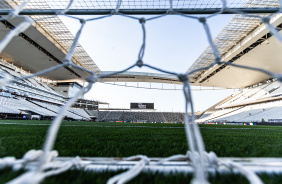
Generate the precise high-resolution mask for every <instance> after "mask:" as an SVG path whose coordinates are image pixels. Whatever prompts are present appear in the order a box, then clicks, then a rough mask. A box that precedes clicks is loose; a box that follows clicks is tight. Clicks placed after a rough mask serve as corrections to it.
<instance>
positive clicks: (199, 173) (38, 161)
mask: <svg viewBox="0 0 282 184" xmlns="http://www.w3.org/2000/svg"><path fill="white" fill-rule="evenodd" d="M0 5H1V8H2V9H7V10H10V11H9V15H7V16H3V17H2V18H1V20H2V21H3V20H10V19H13V18H15V17H21V18H23V21H22V22H21V23H20V24H19V25H18V26H16V27H15V28H14V29H12V30H11V31H10V32H9V33H8V34H7V35H6V36H5V37H4V39H3V40H1V42H0V52H2V51H3V49H4V48H5V47H6V46H7V45H8V44H9V42H10V41H11V40H12V39H13V37H15V36H17V35H18V34H19V33H21V32H24V31H25V30H27V29H28V28H29V27H30V26H32V25H35V24H36V25H37V26H39V27H41V28H42V33H44V35H46V34H48V33H49V34H50V32H51V34H52V37H53V38H54V39H53V40H52V39H51V40H52V41H53V43H54V44H56V45H58V47H59V48H60V49H61V50H62V51H64V53H65V54H66V55H65V58H64V60H63V61H62V62H61V63H60V64H58V65H57V66H54V67H51V68H48V69H45V70H42V71H39V72H37V73H34V74H31V75H28V76H24V77H20V78H11V77H9V76H7V77H6V78H1V79H0V84H1V86H5V85H7V84H9V83H12V82H16V81H20V80H24V79H28V78H32V77H35V76H40V75H43V74H45V73H48V72H51V71H54V70H57V69H59V68H61V67H69V68H71V67H73V68H77V69H80V70H82V71H85V72H87V73H88V74H89V75H88V76H87V78H86V79H85V80H86V81H87V82H88V85H87V86H86V87H83V88H82V89H81V90H80V91H79V92H78V93H77V94H76V95H75V96H74V97H73V98H71V99H70V100H69V101H68V102H67V103H66V104H65V105H64V106H63V107H62V108H61V110H60V112H59V113H58V115H57V117H56V118H55V119H54V120H53V122H52V124H51V125H50V128H49V130H48V133H47V136H46V139H45V143H44V147H43V149H42V150H37V151H36V150H30V151H29V152H27V153H26V154H25V155H24V156H23V158H22V159H15V158H14V157H5V158H2V159H0V167H1V168H4V167H13V168H21V167H25V166H29V167H30V168H32V169H30V170H28V171H27V172H26V173H24V174H23V175H21V176H19V177H18V178H15V179H13V180H12V181H10V183H13V184H16V183H40V182H41V181H42V180H44V178H46V177H48V176H52V175H56V174H59V173H62V172H64V171H67V170H69V169H71V168H86V167H87V166H89V165H91V164H93V163H94V161H96V162H98V163H99V162H100V161H101V160H98V161H97V159H96V160H91V159H89V160H81V159H80V158H79V157H76V158H71V159H64V158H61V159H56V157H57V156H58V153H57V152H56V151H52V149H53V146H54V143H55V141H56V136H57V133H58V130H59V127H60V125H61V122H62V120H63V118H64V113H65V112H66V111H67V109H68V108H70V107H71V105H72V104H73V103H74V102H75V101H76V100H77V99H78V98H79V97H80V96H82V95H84V94H85V93H87V92H88V91H89V90H90V89H91V87H92V86H93V85H94V84H95V83H96V82H97V81H99V79H101V78H105V77H108V76H114V75H115V74H119V73H123V72H125V71H128V70H130V69H132V68H133V67H148V68H151V69H153V70H156V71H159V72H163V73H166V74H171V75H175V76H176V77H177V78H178V79H179V81H181V82H182V84H183V93H184V96H185V131H186V137H187V144H188V146H189V150H188V151H187V154H185V155H174V156H171V157H168V158H164V159H159V160H154V161H153V160H152V159H150V158H148V157H147V156H144V155H136V156H132V157H128V158H124V159H123V161H125V162H126V161H133V163H134V166H130V167H123V168H128V171H126V172H124V173H121V174H119V175H117V176H114V177H113V178H110V179H109V180H108V183H126V182H127V181H129V180H131V179H132V178H134V177H135V176H137V175H138V174H139V173H140V172H142V171H143V170H144V169H145V168H147V167H148V166H152V165H153V166H165V165H166V164H167V163H168V162H173V161H178V160H185V161H186V162H187V163H188V165H189V166H190V167H191V168H192V171H193V173H194V179H193V181H192V183H208V180H207V175H206V172H207V171H208V169H210V168H213V169H220V168H222V167H224V168H227V169H236V170H237V171H238V172H239V173H242V174H243V175H245V176H246V177H247V179H248V180H249V181H250V183H262V181H261V179H260V178H259V177H258V176H257V175H256V174H255V172H253V170H248V169H246V168H245V167H243V166H242V165H241V164H239V163H238V162H234V161H232V160H228V159H227V160H220V159H218V158H217V156H216V154H215V153H213V152H210V153H207V152H206V151H205V147H204V143H203V140H202V137H201V134H200V131H199V128H198V125H197V124H196V123H195V116H194V109H193V101H192V93H191V87H190V83H189V82H190V80H196V79H197V78H199V76H200V75H201V73H202V72H203V71H205V70H207V69H209V68H211V67H213V66H214V65H225V64H227V65H231V66H234V67H239V68H245V69H249V70H256V71H259V72H263V73H265V74H267V75H269V76H271V77H273V78H276V79H277V80H278V81H282V74H279V73H278V74H277V73H273V72H271V71H268V70H265V69H261V68H255V67H250V66H241V65H237V64H235V63H233V62H232V61H224V60H223V59H222V55H224V54H225V53H226V52H227V51H228V50H229V49H230V48H231V47H232V45H234V43H236V42H238V41H240V40H241V39H242V38H243V37H244V35H246V34H248V33H250V32H251V31H252V30H254V28H256V27H257V26H258V25H259V24H264V25H265V26H266V27H267V28H268V30H269V31H270V32H271V33H272V34H273V35H274V36H275V37H276V38H277V39H278V40H279V41H280V42H282V37H281V35H280V34H279V33H278V31H277V30H276V29H275V27H274V26H273V25H272V24H271V23H270V22H271V18H272V16H273V15H272V14H271V15H270V14H263V15H256V14H246V13H245V12H244V11H240V10H233V9H232V8H238V7H240V8H241V7H247V8H256V7H263V8H268V7H280V10H282V9H281V7H282V4H281V2H280V1H274V0H268V1H265V0H247V1H243V0H233V1H228V2H227V1H225V0H214V1H213V0H209V1H204V0H202V1H184V0H182V1H172V0H170V1H164V0H162V1H161V0H160V1H151V0H147V1H133V0H132V1H121V0H118V1H90V0H83V1H73V0H65V1H64V0H60V1H57V0H56V1H55V0H53V1H52V0H51V1H48V3H47V1H44V0H30V1H29V0H26V1H24V0H23V1H12V0H7V1H0ZM183 8H192V9H205V8H220V10H219V11H218V12H216V13H214V14H211V15H207V16H205V17H203V16H192V15H187V14H182V13H180V12H178V11H177V10H178V9H183ZM24 9H60V10H56V14H57V15H62V16H68V17H70V18H73V19H78V20H79V21H80V29H79V30H78V32H77V33H76V35H75V36H74V37H73V36H72V35H71V34H70V33H69V32H68V30H67V28H66V27H65V26H64V25H63V23H62V22H61V21H60V19H59V18H57V17H56V16H36V15H33V16H31V17H28V16H22V15H19V14H20V12H22V11H23V10H24ZM70 9H109V10H112V11H111V14H108V15H103V16H100V17H94V18H90V19H81V18H77V17H74V16H70V15H67V14H66V12H68V10H70ZM120 9H167V13H166V14H162V15H156V16H154V17H150V18H137V17H136V16H130V15H125V14H121V13H119V10H120ZM226 11H229V12H232V13H234V14H239V15H237V16H235V18H234V20H235V22H234V21H233V22H232V23H231V24H229V25H228V26H227V27H226V28H225V29H224V33H221V34H220V35H219V36H218V37H217V39H215V40H213V39H212V37H211V32H210V29H209V25H208V24H207V20H208V19H209V18H211V17H213V16H216V15H219V14H221V13H224V12H226ZM277 13H279V12H277ZM170 14H175V15H179V16H183V17H185V18H188V19H194V20H195V21H198V22H199V24H202V25H203V29H204V30H205V33H206V36H207V39H208V42H209V45H210V46H209V47H208V48H207V49H206V50H205V51H204V53H203V54H202V55H201V56H200V57H199V59H198V60H197V62H196V63H195V64H194V65H193V66H192V67H191V68H190V69H189V70H188V71H187V72H186V73H175V72H171V71H166V70H163V69H161V68H157V67H154V66H151V65H150V64H147V63H145V62H144V61H143V57H144V54H145V48H146V22H148V21H154V20H156V19H159V18H162V17H164V16H168V15H170ZM113 15H121V16H124V17H127V18H129V19H133V20H136V21H138V22H139V23H140V29H141V30H142V33H143V39H142V43H141V46H140V51H139V53H138V55H137V58H136V62H135V63H133V64H132V65H131V66H129V67H128V68H126V69H124V70H122V71H118V72H113V73H107V74H100V70H99V68H98V67H97V66H96V65H95V63H94V62H93V61H92V60H91V59H90V58H89V56H88V55H87V54H86V52H85V51H84V50H83V49H82V48H81V47H80V45H79V44H78V40H79V37H80V35H81V32H82V30H83V29H84V27H85V25H86V24H87V22H90V21H95V20H99V19H104V18H109V17H111V16H113ZM54 22H56V23H58V24H56V29H54V26H53V24H52V23H54ZM239 23H240V24H239ZM242 23H243V24H242ZM56 32H64V33H65V34H64V38H63V37H60V36H57V37H56ZM225 33H226V34H225ZM58 42H59V44H57V43H58ZM188 110H189V111H191V114H192V116H188ZM104 161H108V162H113V160H110V159H104ZM115 164H118V161H115ZM123 164H124V163H123ZM130 164H131V165H132V162H131V163H130ZM130 164H129V165H130ZM185 166H186V165H185Z"/></svg>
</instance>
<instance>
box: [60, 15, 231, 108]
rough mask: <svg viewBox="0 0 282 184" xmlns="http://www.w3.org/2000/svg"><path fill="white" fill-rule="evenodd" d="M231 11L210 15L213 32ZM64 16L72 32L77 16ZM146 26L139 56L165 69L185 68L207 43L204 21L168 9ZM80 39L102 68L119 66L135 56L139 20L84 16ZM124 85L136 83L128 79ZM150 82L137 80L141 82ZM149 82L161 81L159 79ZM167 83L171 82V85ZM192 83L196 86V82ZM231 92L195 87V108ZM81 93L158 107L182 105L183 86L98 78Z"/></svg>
mask: <svg viewBox="0 0 282 184" xmlns="http://www.w3.org/2000/svg"><path fill="white" fill-rule="evenodd" d="M138 17H141V16H138ZM148 17H149V16H146V18H148ZM231 17H232V16H231V15H219V16H215V17H214V18H211V19H209V20H208V24H209V25H210V28H211V32H212V35H213V37H215V36H216V35H217V34H218V33H219V32H220V31H221V30H222V28H223V27H224V26H225V25H226V24H227V23H228V21H229V20H230V19H231ZM85 18H89V17H85ZM62 20H63V21H64V23H65V24H66V26H67V27H68V28H69V29H70V31H71V32H72V33H73V34H75V32H76V31H77V30H78V28H79V23H78V21H77V20H73V19H70V18H62ZM145 27H146V35H147V38H146V49H145V55H144V59H143V60H144V62H145V63H148V64H151V65H153V66H156V67H159V68H162V69H165V70H170V71H174V72H177V73H184V72H186V70H187V69H188V68H189V67H190V66H191V65H192V64H193V62H194V61H195V60H196V59H197V58H198V56H199V55H200V54H201V53H202V52H203V51H204V49H205V48H206V47H207V46H208V43H207V38H206V35H205V32H204V29H203V26H202V25H201V24H200V23H199V22H198V21H197V20H194V19H188V18H184V17H180V16H176V15H171V16H165V17H163V18H160V19H156V20H152V21H147V22H146V24H145ZM79 43H80V44H81V45H82V46H83V48H84V49H85V50H86V52H87V53H88V54H89V56H90V57H91V58H92V59H93V61H94V62H95V63H96V64H97V65H98V67H99V68H100V69H101V70H102V71H118V70H122V69H124V68H126V67H128V66H130V65H132V64H134V63H135V62H136V60H137V55H138V52H139V49H140V46H141V44H142V29H141V25H140V23H139V22H138V20H132V19H129V18H125V17H122V16H112V17H109V18H105V19H101V20H96V21H92V22H88V23H87V24H86V26H85V29H84V30H83V33H82V36H81V38H80V40H79ZM131 71H138V72H154V73H157V72H156V71H153V70H150V69H148V68H141V69H140V68H134V69H132V70H131ZM123 84H124V83H123ZM127 85H135V86H136V84H130V83H128V84H127ZM148 85H149V84H139V86H148ZM152 85H154V86H156V87H158V86H159V87H161V86H160V85H161V84H152ZM166 87H167V88H174V86H166ZM181 87H182V86H181V85H178V86H177V87H176V88H177V89H181ZM195 88H197V89H199V87H195ZM232 92H233V90H209V91H193V99H194V101H195V109H196V111H201V110H205V109H206V108H208V107H209V106H211V105H213V104H214V103H216V102H218V101H219V100H221V99H223V98H224V97H226V96H228V95H230V94H231V93H232ZM85 97H86V98H87V99H95V100H100V101H104V102H108V103H110V107H113V108H129V104H130V102H147V103H148V102H151V103H155V108H156V109H157V111H174V112H183V111H184V98H183V92H182V91H181V90H171V91H163V90H152V89H151V90H149V89H136V88H127V87H119V86H113V85H108V84H101V83H97V84H95V85H94V87H93V88H92V90H91V91H90V92H89V93H88V94H86V95H85Z"/></svg>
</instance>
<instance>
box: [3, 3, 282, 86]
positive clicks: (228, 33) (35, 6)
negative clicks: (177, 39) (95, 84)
mask: <svg viewBox="0 0 282 184" xmlns="http://www.w3.org/2000/svg"><path fill="white" fill-rule="evenodd" d="M6 2H7V3H8V4H7V3H6ZM20 2H22V1H20V0H18V1H17V0H6V1H5V2H4V1H0V9H1V10H9V9H12V8H14V7H15V6H16V5H17V3H20ZM47 2H48V3H47ZM116 2H117V1H103V0H98V1H91V0H76V1H74V2H73V4H72V6H71V8H70V10H74V11H75V10H81V11H82V12H84V13H87V11H89V12H91V10H97V11H100V12H102V13H103V12H104V13H107V11H112V10H114V9H115V8H116ZM68 3H69V0H48V1H45V0H30V2H29V3H28V4H27V6H26V7H25V10H42V11H43V10H54V9H56V10H58V9H64V8H65V7H66V6H67V5H68ZM221 5H222V2H221V0H210V1H206V0H199V1H186V0H179V1H173V9H174V10H179V11H180V10H186V9H189V10H198V9H201V10H203V11H205V10H208V9H220V8H221ZM169 7H170V5H169V1H142V0H141V1H123V2H122V5H121V7H120V10H121V11H122V10H132V11H133V10H135V11H137V12H138V10H150V11H153V10H167V9H169ZM228 7H229V8H242V7H245V8H259V7H270V8H272V7H278V2H277V0H233V1H229V2H228ZM145 13H146V12H145ZM31 17H32V18H33V19H38V18H43V17H46V15H41V16H39V15H33V16H31ZM18 22H19V20H18V19H16V20H13V21H10V22H8V23H11V24H15V25H17V24H18ZM2 23H3V21H2ZM5 23H6V24H5ZM5 23H3V25H1V26H0V28H1V30H2V31H3V30H5V31H6V32H7V31H8V29H7V27H6V28H5V26H6V25H7V22H5ZM259 26H261V23H260V21H259V20H258V19H257V18H253V17H245V16H243V15H236V16H235V17H234V18H233V19H232V20H231V21H230V23H229V24H228V25H227V26H226V27H225V28H224V29H223V31H222V32H221V33H220V34H219V35H218V36H217V37H216V39H215V45H216V46H217V47H218V48H219V51H220V54H221V55H222V56H223V58H224V59H229V58H230V57H231V56H233V55H234V54H235V53H236V52H239V51H240V52H241V51H242V49H244V48H245V47H246V45H249V46H250V45H251V44H252V43H254V42H256V41H257V40H255V39H257V38H258V37H252V38H251V39H249V40H248V41H245V43H244V44H245V46H244V47H243V46H242V40H243V39H244V38H245V37H246V36H248V35H250V34H251V33H252V32H253V31H254V30H256V29H257V28H258V27H259ZM35 28H36V29H35ZM35 28H34V27H32V28H29V29H28V30H27V31H26V32H25V34H26V35H27V36H29V37H30V38H32V39H34V40H35V41H37V42H38V44H39V46H40V43H41V44H42V45H43V43H44V45H45V48H41V49H40V50H42V49H46V50H47V51H48V52H49V54H51V55H53V56H55V58H52V59H51V60H50V58H48V57H46V53H43V54H42V53H41V54H40V53H38V52H35V50H34V46H29V45H28V44H27V43H23V42H26V41H24V39H23V38H16V39H14V40H13V41H12V43H11V45H13V46H14V47H8V48H7V49H5V50H4V52H3V53H2V54H1V56H2V57H4V58H5V59H7V60H8V61H10V62H12V63H14V64H16V65H18V66H21V67H23V68H25V69H27V70H30V71H31V72H35V71H39V70H42V69H43V68H44V67H45V68H47V67H51V66H54V65H56V64H58V62H61V61H62V60H63V58H64V54H66V53H67V51H68V49H69V48H70V46H71V43H72V40H73V36H72V34H71V33H70V32H69V30H68V29H67V28H66V26H65V25H64V24H63V23H62V21H61V20H60V19H59V18H58V17H57V16H54V17H53V18H51V19H50V18H49V19H44V20H41V21H36V25H35ZM5 31H4V32H2V33H5ZM264 34H267V31H266V30H265V28H263V29H261V30H260V34H257V35H258V36H261V35H264ZM0 36H1V35H0ZM1 37H2V36H1ZM46 39H48V41H47V42H48V43H47V46H46V44H45V42H46ZM251 41H253V42H252V43H251ZM19 42H20V44H19V45H21V46H24V47H21V48H25V50H21V51H20V50H18V49H15V48H17V46H18V44H17V43H19ZM49 42H50V43H49ZM238 44H239V45H241V46H240V48H239V46H238ZM270 45H272V42H271V44H270ZM274 46H276V45H274ZM13 48H14V49H13ZM234 48H236V52H235V51H234ZM232 50H233V51H232ZM24 53H37V55H36V61H34V59H30V58H31V57H33V56H31V55H26V54H25V56H24V57H23V54H24ZM44 54H45V55H44ZM237 54H238V53H237ZM234 57H235V56H234ZM244 57H245V56H241V58H240V59H244ZM42 58H43V59H42ZM213 58H214V56H213V54H212V52H211V48H210V47H208V48H207V49H206V50H205V51H204V52H203V54H201V56H200V57H199V58H198V59H197V60H196V62H195V63H194V64H193V65H192V66H191V67H190V68H189V70H188V71H191V70H194V69H196V68H200V67H204V66H207V65H209V64H210V63H211V62H212V61H213ZM54 60H58V61H56V62H57V63H55V62H54ZM274 60H275V59H274ZM73 62H74V63H77V64H78V65H80V66H83V67H85V68H87V69H89V70H92V71H95V72H97V73H100V72H101V71H100V69H99V68H98V66H97V65H96V64H95V62H94V61H93V60H92V59H91V58H90V57H89V56H88V54H87V53H86V52H85V50H84V49H83V48H82V47H81V45H79V44H78V46H77V48H76V50H75V52H74V55H73ZM236 62H237V61H236ZM43 63H44V64H43ZM245 63H247V62H245ZM260 63H261V64H262V63H264V61H261V62H260ZM273 66H274V67H277V66H276V65H273ZM268 67H269V68H270V69H271V63H270V64H269V66H268ZM219 68H220V66H214V67H213V68H212V69H209V70H206V71H199V72H195V73H193V74H192V75H190V81H191V82H192V83H193V84H194V85H202V86H215V87H226V88H238V87H245V86H248V85H251V84H253V83H254V82H259V80H264V79H266V76H260V75H254V76H255V77H256V80H254V79H253V78H252V76H251V77H250V78H248V79H246V78H245V82H243V83H242V82H241V81H239V79H240V77H238V78H237V79H238V81H237V82H236V81H234V82H233V84H232V85H230V84H228V83H225V82H224V81H222V77H221V78H218V77H216V76H220V75H219V73H220V74H221V73H224V72H215V71H217V70H218V69H219ZM226 68H227V67H226ZM226 68H225V69H226ZM281 68H282V67H281ZM231 69H232V71H234V73H240V70H241V69H234V68H232V67H231ZM274 69H275V68H274ZM220 70H222V69H220ZM214 73H216V75H214ZM135 74H136V76H137V78H138V80H139V79H140V74H138V73H135ZM228 74H230V75H228ZM228 74H227V75H225V76H224V78H225V80H230V79H232V78H234V77H233V76H231V74H232V72H229V73H228ZM86 75H87V74H86V73H85V72H83V71H79V70H77V69H68V68H65V69H60V70H58V71H53V72H51V73H50V74H47V75H46V76H45V77H48V78H50V79H53V80H70V79H78V78H84V77H85V76H86ZM124 75H125V76H128V74H124ZM156 75H158V74H156ZM145 76H146V75H145ZM159 76H160V75H159ZM118 78H119V79H120V78H123V79H124V78H125V77H124V76H121V75H119V76H117V78H111V79H112V80H113V82H114V81H117V79H118ZM111 79H107V80H108V81H109V80H111ZM166 79H170V77H168V78H166ZM166 79H164V80H162V82H164V81H166ZM104 80H106V79H104ZM140 80H142V79H140ZM155 81H158V80H155ZM175 83H177V82H176V80H175Z"/></svg>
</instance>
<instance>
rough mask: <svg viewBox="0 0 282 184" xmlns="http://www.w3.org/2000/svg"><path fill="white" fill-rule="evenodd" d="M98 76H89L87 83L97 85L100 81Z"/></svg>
mask: <svg viewBox="0 0 282 184" xmlns="http://www.w3.org/2000/svg"><path fill="white" fill-rule="evenodd" d="M98 79H99V78H98V76H97V75H96V74H93V75H89V76H88V77H86V81H87V82H89V83H95V82H97V81H98Z"/></svg>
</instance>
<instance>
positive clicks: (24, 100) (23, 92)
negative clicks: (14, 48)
mask: <svg viewBox="0 0 282 184" xmlns="http://www.w3.org/2000/svg"><path fill="white" fill-rule="evenodd" d="M26 75H29V73H28V72H25V71H24V70H21V69H19V68H17V67H16V66H14V65H12V64H9V63H7V62H5V61H3V60H0V77H7V76H8V77H10V78H21V77H23V76H26ZM67 100H68V98H67V97H65V96H63V95H61V94H59V93H58V92H56V91H55V90H53V89H52V88H51V87H50V86H48V85H47V84H46V83H44V82H41V81H40V79H38V78H32V79H25V80H21V81H17V82H13V83H11V84H9V85H7V86H5V87H2V88H1V89H0V118H2V119H3V118H5V119H11V118H12V119H31V118H32V116H33V115H37V117H40V118H41V119H53V118H54V117H55V116H57V114H58V112H59V109H60V108H61V106H62V105H64V104H65V103H66V102H67ZM81 102H82V100H80V101H79V104H74V106H75V107H76V108H71V109H69V110H68V111H67V112H66V113H65V114H64V116H65V118H66V119H68V120H90V115H89V114H88V113H87V112H86V111H85V110H84V109H80V108H79V107H80V106H82V105H81ZM83 102H84V104H87V107H89V108H90V109H95V107H92V105H96V104H97V103H94V102H93V101H87V100H83ZM82 107H83V108H85V107H86V106H82ZM91 107H92V108H91Z"/></svg>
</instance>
